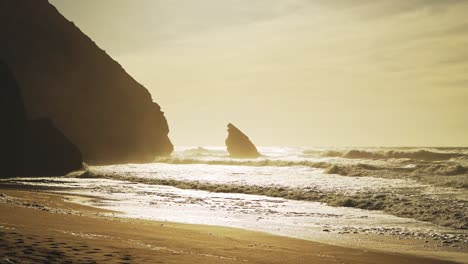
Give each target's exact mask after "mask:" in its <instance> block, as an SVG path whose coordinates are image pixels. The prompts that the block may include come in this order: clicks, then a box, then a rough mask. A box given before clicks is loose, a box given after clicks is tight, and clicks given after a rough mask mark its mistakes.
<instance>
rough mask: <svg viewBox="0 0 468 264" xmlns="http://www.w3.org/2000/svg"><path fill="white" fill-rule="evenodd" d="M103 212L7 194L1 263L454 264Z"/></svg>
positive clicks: (1, 209) (0, 207) (32, 194)
mask: <svg viewBox="0 0 468 264" xmlns="http://www.w3.org/2000/svg"><path fill="white" fill-rule="evenodd" d="M75 198H76V197H75ZM75 198H74V199H75ZM103 213H105V211H103V210H100V209H96V208H93V207H88V206H83V205H78V204H75V203H71V202H70V199H69V198H68V197H66V196H63V195H57V194H51V193H47V192H42V191H37V190H35V191H28V190H17V189H10V188H9V189H2V188H0V263H450V262H447V261H442V260H436V259H426V258H421V257H416V256H410V255H401V254H389V253H381V252H375V251H368V250H360V249H350V248H345V247H339V246H331V245H327V244H322V243H317V242H312V241H307V240H300V239H294V238H288V237H281V236H274V235H269V234H265V233H260V232H252V231H245V230H241V229H235V228H226V227H217V226H203V225H186V224H177V223H169V222H158V221H147V220H136V219H124V218H113V217H109V216H105V215H104V214H103Z"/></svg>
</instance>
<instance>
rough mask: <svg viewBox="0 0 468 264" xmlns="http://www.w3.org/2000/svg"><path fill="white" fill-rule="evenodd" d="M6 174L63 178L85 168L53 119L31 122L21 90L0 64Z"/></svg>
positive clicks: (79, 156)
mask: <svg viewBox="0 0 468 264" xmlns="http://www.w3.org/2000/svg"><path fill="white" fill-rule="evenodd" d="M0 87H1V88H2V90H1V91H2V97H1V98H2V100H1V102H2V109H1V113H2V121H3V122H2V136H1V138H0V141H1V143H2V144H1V145H2V149H1V151H2V153H3V155H2V157H5V158H4V161H5V164H3V163H2V164H3V166H2V167H3V173H2V175H0V177H14V176H61V175H65V174H67V173H69V172H71V171H74V170H79V169H80V168H81V167H82V162H83V161H82V158H81V153H80V151H79V150H78V148H77V147H76V146H75V145H74V144H73V143H72V142H70V140H68V138H67V137H66V136H65V135H63V134H62V132H61V131H60V130H58V129H57V128H56V127H55V126H54V125H53V123H52V121H51V120H50V119H47V118H41V119H37V120H28V119H27V117H26V111H25V107H24V105H23V102H22V98H21V90H20V88H19V86H18V84H17V82H16V80H15V78H14V76H13V74H12V73H11V71H10V70H9V69H8V67H7V65H6V64H5V63H3V62H2V61H0Z"/></svg>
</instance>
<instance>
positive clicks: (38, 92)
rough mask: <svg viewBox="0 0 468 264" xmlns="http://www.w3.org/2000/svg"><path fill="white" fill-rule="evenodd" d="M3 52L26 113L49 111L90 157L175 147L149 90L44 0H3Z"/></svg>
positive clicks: (114, 158)
mask: <svg viewBox="0 0 468 264" xmlns="http://www.w3.org/2000/svg"><path fill="white" fill-rule="evenodd" d="M0 32H1V34H2V41H0V58H1V59H2V60H4V61H5V62H6V63H7V65H8V66H9V68H10V69H11V71H12V72H13V74H14V75H15V77H16V80H17V81H18V84H19V86H20V87H21V91H22V96H23V97H22V98H23V102H24V105H25V108H26V110H27V112H26V114H27V116H28V117H29V118H30V119H37V118H42V117H46V118H49V119H51V120H53V123H54V125H55V126H56V127H57V128H58V129H59V130H60V131H62V132H63V133H64V134H65V135H67V137H68V138H70V140H71V141H72V142H74V143H75V144H76V145H77V146H78V148H79V149H80V150H81V152H82V154H83V159H84V161H85V162H86V163H88V164H91V165H93V164H116V163H142V162H150V161H153V160H154V158H155V156H158V155H168V154H170V153H171V152H172V150H173V145H172V143H171V141H170V140H169V137H168V133H169V128H168V123H167V121H166V118H165V117H164V113H163V112H162V111H161V108H160V106H159V105H158V104H157V103H155V102H153V99H152V97H151V94H150V93H149V92H148V90H146V88H145V87H143V86H142V85H141V84H139V83H138V82H137V81H136V80H135V79H133V78H132V77H131V76H130V75H129V74H128V73H127V72H126V71H125V70H124V69H123V68H122V66H121V65H120V64H119V63H117V62H116V61H115V60H113V59H112V58H111V57H110V56H109V55H108V54H107V53H106V52H105V51H104V50H103V49H101V48H100V47H98V46H97V45H96V43H94V41H93V40H91V39H90V38H89V37H88V36H86V35H85V34H84V33H83V32H82V31H81V30H80V29H79V28H78V27H77V26H75V24H74V23H72V22H70V21H68V20H67V19H66V18H65V17H63V16H62V15H61V14H60V13H59V12H58V10H57V9H56V8H55V7H54V6H53V5H52V4H50V3H49V2H48V1H47V0H8V1H0Z"/></svg>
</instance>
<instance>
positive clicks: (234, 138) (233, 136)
mask: <svg viewBox="0 0 468 264" xmlns="http://www.w3.org/2000/svg"><path fill="white" fill-rule="evenodd" d="M226 147H227V151H228V152H229V155H230V156H231V157H232V158H258V157H260V156H261V154H260V153H259V152H258V150H257V148H256V147H255V145H254V144H253V143H252V141H250V139H249V137H247V136H246V135H245V134H244V133H242V131H240V130H239V129H238V128H237V127H235V126H234V125H233V124H231V123H229V124H228V137H227V139H226Z"/></svg>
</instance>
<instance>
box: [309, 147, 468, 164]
mask: <svg viewBox="0 0 468 264" xmlns="http://www.w3.org/2000/svg"><path fill="white" fill-rule="evenodd" d="M303 153H304V154H305V155H317V154H319V155H321V156H322V157H340V158H347V159H412V160H422V161H444V160H450V159H454V158H468V154H467V153H466V152H465V151H463V152H436V151H430V150H425V149H421V150H410V151H404V150H384V151H382V150H375V151H369V150H360V149H352V150H346V151H337V150H330V151H325V152H317V151H316V150H312V151H308V150H306V151H304V152H303Z"/></svg>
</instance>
